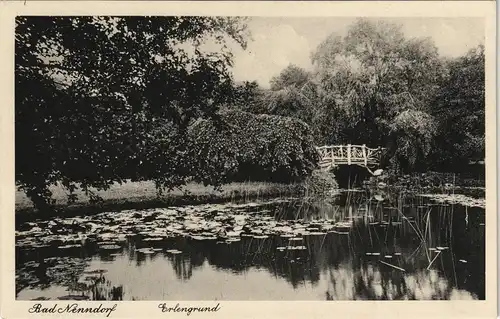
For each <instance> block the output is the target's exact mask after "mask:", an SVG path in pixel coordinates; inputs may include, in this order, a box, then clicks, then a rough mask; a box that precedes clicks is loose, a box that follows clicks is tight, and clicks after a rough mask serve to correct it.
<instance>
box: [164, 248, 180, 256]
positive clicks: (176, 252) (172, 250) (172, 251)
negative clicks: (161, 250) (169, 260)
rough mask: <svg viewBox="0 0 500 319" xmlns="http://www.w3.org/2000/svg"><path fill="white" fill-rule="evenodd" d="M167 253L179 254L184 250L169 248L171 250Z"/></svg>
mask: <svg viewBox="0 0 500 319" xmlns="http://www.w3.org/2000/svg"><path fill="white" fill-rule="evenodd" d="M167 253H169V254H172V255H177V254H181V253H182V251H180V250H177V249H169V250H167Z"/></svg>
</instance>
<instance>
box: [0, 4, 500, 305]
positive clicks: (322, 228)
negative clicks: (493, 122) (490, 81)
mask: <svg viewBox="0 0 500 319" xmlns="http://www.w3.org/2000/svg"><path fill="white" fill-rule="evenodd" d="M14 19H15V20H14V24H15V35H14V41H15V44H14V50H13V54H14V56H15V57H14V75H13V89H14V91H13V94H14V105H13V110H12V114H13V118H14V123H13V130H14V136H15V139H14V141H13V143H14V145H13V149H14V150H15V154H13V155H14V158H15V160H14V163H15V173H14V174H13V176H14V175H15V191H13V192H12V194H14V193H15V213H13V215H14V216H15V218H13V223H14V226H13V227H15V235H14V236H15V250H13V251H15V258H14V257H13V258H14V259H15V274H12V276H15V300H17V301H31V303H33V302H34V301H37V302H39V301H40V302H43V301H58V302H59V303H62V302H67V301H75V302H85V301H158V300H161V301H172V302H173V301H176V302H181V301H193V300H199V301H212V302H213V301H216V302H223V301H328V302H335V301H359V300H368V301H370V300H371V301H375V300H400V301H401V300H425V301H430V300H461V301H484V300H485V299H486V286H487V284H488V280H489V279H488V278H491V277H487V276H486V255H487V254H486V246H487V245H488V243H487V240H486V238H487V236H486V227H487V225H488V222H490V220H489V219H488V222H487V218H486V216H487V215H488V214H495V213H496V212H495V211H494V210H493V211H489V212H488V214H486V197H487V196H486V185H487V183H486V180H487V177H486V176H488V175H489V174H490V175H491V178H496V175H495V174H496V171H495V170H492V171H491V172H490V171H489V166H488V167H487V165H486V164H487V163H488V161H489V160H491V159H489V158H488V159H487V156H486V154H487V153H488V152H489V151H490V150H487V144H488V143H487V141H488V138H490V137H488V134H487V133H486V125H485V123H486V119H487V113H486V109H487V105H486V85H485V79H486V75H485V74H486V63H485V50H486V49H485V47H486V46H487V45H488V44H487V42H486V38H485V32H486V29H485V28H486V24H485V19H484V18H483V17H475V16H471V17H447V16H444V17H435V16H429V17H422V16H416V17H411V16H410V17H406V16H400V17H397V16H396V17H394V16H391V17H384V16H380V17H377V16H364V15H363V14H360V15H359V16H336V15H335V12H332V14H331V15H329V16H307V15H304V16H296V15H294V16H286V15H283V16H264V15H261V16H250V15H248V16H246V15H245V14H244V13H243V12H242V14H241V15H237V16H236V15H163V14H158V15H133V14H130V15H99V14H96V15H79V14H73V15H57V14H54V15H17V16H16V17H15V18H14ZM493 107H494V105H493ZM490 114H491V113H490ZM493 115H494V113H493ZM491 138H495V137H494V136H493V137H491ZM489 145H491V144H489ZM488 147H489V146H488ZM493 147H494V145H493ZM492 151H493V152H494V151H495V150H494V149H493V150H492ZM493 160H495V158H493ZM492 164H494V163H492ZM488 196H489V195H488ZM493 209H496V208H495V207H494V208H493ZM4 213H7V212H4ZM492 244H494V243H492ZM215 304H217V303H215ZM215 304H214V305H215ZM173 305H174V306H175V302H174V303H173Z"/></svg>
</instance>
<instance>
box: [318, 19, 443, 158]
mask: <svg viewBox="0 0 500 319" xmlns="http://www.w3.org/2000/svg"><path fill="white" fill-rule="evenodd" d="M312 61H313V63H314V65H315V77H316V83H318V88H317V91H318V92H319V94H318V99H317V102H316V104H317V105H322V108H323V109H324V110H330V112H331V113H333V114H335V118H336V120H337V122H340V127H338V126H337V128H336V129H335V130H333V131H332V134H334V135H337V136H333V137H332V140H338V141H339V142H349V143H359V144H367V145H372V146H386V145H388V144H389V143H390V142H391V134H393V133H394V131H395V130H398V131H400V130H401V129H402V127H400V125H399V124H398V121H401V120H402V119H403V118H406V116H409V115H410V114H418V116H419V117H422V118H425V119H430V117H431V116H430V115H429V114H428V113H429V110H430V108H431V104H432V102H433V98H434V96H435V92H436V91H437V89H438V87H439V86H438V84H439V81H440V78H441V76H442V65H441V61H440V59H439V56H438V52H437V48H436V47H435V45H434V44H433V43H432V41H431V40H429V39H406V38H405V37H404V34H403V33H402V31H401V28H400V27H399V26H397V25H394V24H388V23H385V22H380V21H379V22H372V21H370V20H366V19H360V20H358V21H357V22H356V23H354V24H353V25H352V26H351V27H350V29H349V31H348V33H347V35H346V36H344V37H341V36H337V35H335V34H332V35H331V36H329V37H328V38H327V39H326V40H325V41H324V42H322V43H321V44H320V45H319V46H318V48H317V49H316V51H315V52H314V53H313V55H312ZM415 112H418V113H415ZM433 122H434V121H433V120H429V121H427V122H425V123H427V124H429V125H431V123H433ZM425 123H424V124H425ZM430 128H431V127H429V129H430ZM407 137H408V136H407ZM426 142H428V140H427V139H426ZM426 148H427V147H426ZM399 155H401V154H399ZM408 160H409V161H408V163H412V162H413V160H411V159H409V158H408Z"/></svg>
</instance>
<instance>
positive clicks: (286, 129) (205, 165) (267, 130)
mask: <svg viewBox="0 0 500 319" xmlns="http://www.w3.org/2000/svg"><path fill="white" fill-rule="evenodd" d="M220 115H221V116H220V120H219V121H214V120H209V119H200V120H198V121H197V122H196V123H194V124H193V125H192V126H191V127H190V129H189V140H190V144H189V149H190V155H189V156H187V157H186V158H189V159H191V160H192V161H194V162H191V165H190V166H191V170H192V172H193V173H194V174H193V175H194V179H195V180H196V181H198V182H203V183H207V184H212V185H219V184H221V183H224V182H229V181H272V182H292V181H299V180H302V179H304V178H305V177H306V176H308V175H310V173H311V172H312V171H313V170H314V169H315V168H316V164H317V161H318V153H317V151H316V149H315V147H314V142H313V140H312V135H311V134H310V131H309V127H308V126H307V125H306V124H305V123H303V122H302V121H300V120H297V119H294V118H291V117H281V116H272V115H254V114H251V113H247V112H241V111H235V110H225V111H222V112H221V114H220Z"/></svg>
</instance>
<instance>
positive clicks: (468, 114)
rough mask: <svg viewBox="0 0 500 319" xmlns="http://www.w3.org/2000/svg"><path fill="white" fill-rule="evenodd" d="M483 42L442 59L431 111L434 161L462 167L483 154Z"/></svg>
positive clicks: (480, 157)
mask: <svg viewBox="0 0 500 319" xmlns="http://www.w3.org/2000/svg"><path fill="white" fill-rule="evenodd" d="M484 68H485V60H484V46H482V45H480V46H478V47H477V48H475V49H472V50H470V51H469V52H468V53H467V54H465V55H464V56H461V57H458V58H456V59H452V60H449V61H448V62H447V63H446V76H445V77H444V78H443V80H442V81H441V86H440V89H439V92H438V94H437V96H436V101H435V103H434V105H433V106H434V107H433V109H432V114H433V115H434V116H435V117H436V118H437V119H438V120H439V128H438V136H437V141H436V151H437V152H436V153H435V154H434V159H435V161H436V162H437V163H438V164H439V165H441V166H446V167H448V168H449V167H453V166H456V168H460V167H463V166H464V165H466V164H468V162H469V161H470V160H473V161H474V160H475V161H477V160H483V159H484V158H485V155H484V152H485V113H484V112H485V73H484Z"/></svg>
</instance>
